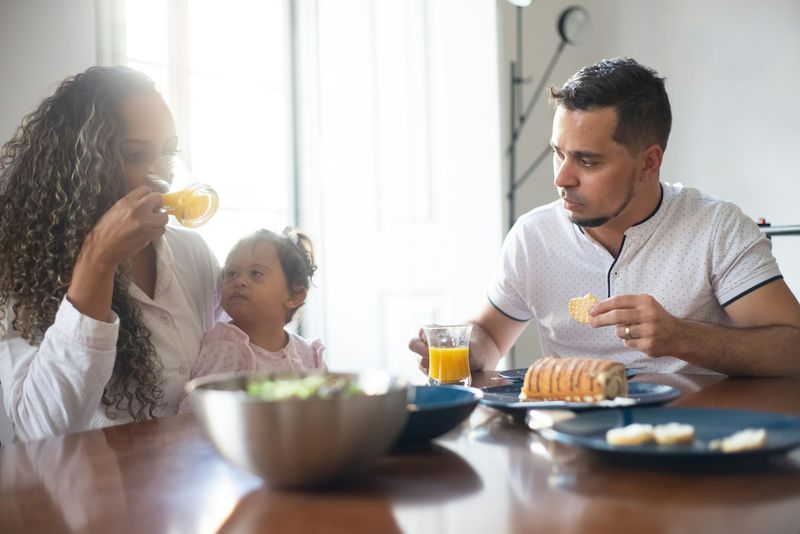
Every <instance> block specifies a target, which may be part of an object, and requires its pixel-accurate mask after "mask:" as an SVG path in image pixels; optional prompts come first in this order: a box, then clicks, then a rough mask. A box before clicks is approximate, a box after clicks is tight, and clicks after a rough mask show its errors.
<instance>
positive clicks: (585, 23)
mask: <svg viewBox="0 0 800 534" xmlns="http://www.w3.org/2000/svg"><path fill="white" fill-rule="evenodd" d="M508 1H509V2H510V3H511V4H513V5H515V6H516V7H517V13H516V22H517V41H516V45H517V56H516V61H512V62H511V84H510V87H511V106H510V107H511V121H510V135H509V139H510V141H509V145H508V149H507V151H506V153H507V155H508V160H509V164H508V169H509V173H508V228H509V229H511V227H512V226H513V225H514V222H515V220H516V210H515V207H516V205H515V200H516V192H517V189H518V188H519V186H520V185H522V183H523V182H524V181H525V180H527V179H528V178H529V177H530V176H531V175H532V174H533V173H534V171H535V170H536V169H537V168H538V167H539V165H541V163H542V161H544V159H545V158H546V157H547V155H548V154H549V153H550V145H549V144H547V145H546V146H545V148H544V150H542V152H541V153H540V154H539V155H538V156H537V157H536V159H534V160H533V163H531V164H530V165H529V166H528V167H527V168H526V169H525V170H524V171H523V172H522V173H521V174H519V175H517V149H516V146H517V141H518V140H519V136H520V134H521V133H522V129H523V128H524V127H525V124H526V121H527V120H528V117H530V114H531V112H532V111H533V108H534V106H535V105H536V102H537V101H538V100H539V97H540V96H541V93H542V91H543V90H544V88H545V85H546V84H547V82H548V80H549V79H550V74H552V72H553V68H554V67H555V66H556V63H557V62H558V58H559V57H560V56H561V52H563V51H564V47H566V45H568V44H569V45H578V44H581V43H583V42H584V41H585V40H586V38H587V37H588V35H589V30H590V27H591V21H590V18H589V13H588V12H587V11H586V10H585V9H584V8H582V7H580V6H572V7H568V8H566V9H565V10H564V11H562V12H561V14H560V15H559V17H558V21H557V24H556V27H557V29H558V35H559V37H561V41H560V42H559V43H558V47H557V48H556V50H555V52H553V56H552V57H551V58H550V62H549V63H548V64H547V67H546V68H545V70H544V72H543V73H542V76H541V78H539V84H538V85H537V86H536V89H535V90H534V91H533V94H532V95H531V98H530V99H529V100H528V103H527V105H526V106H525V108H524V109H523V107H522V88H523V86H524V85H526V84H528V83H530V82H531V81H532V80H531V79H530V78H525V76H524V75H523V73H522V66H523V62H522V35H523V32H522V8H523V7H526V6H529V5H530V4H531V3H532V0H508ZM520 110H521V111H522V113H520V112H519V111H520Z"/></svg>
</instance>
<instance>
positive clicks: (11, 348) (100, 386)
mask: <svg viewBox="0 0 800 534" xmlns="http://www.w3.org/2000/svg"><path fill="white" fill-rule="evenodd" d="M154 245H155V250H156V286H155V293H154V298H153V299H150V298H149V297H148V296H147V295H146V294H145V293H144V292H142V291H141V290H140V289H139V288H138V287H136V286H135V285H131V287H130V294H131V296H132V297H133V299H134V300H135V301H136V302H137V303H138V304H139V307H140V309H141V312H142V318H143V320H144V324H145V326H147V328H148V329H149V330H150V336H151V337H150V339H151V341H152V343H153V345H154V347H155V349H156V352H157V354H158V356H159V359H160V360H161V363H162V364H163V366H164V368H163V370H162V371H161V375H162V384H161V387H162V389H163V391H164V399H163V405H162V406H160V407H159V408H157V409H156V411H155V414H156V415H157V416H164V415H171V414H175V413H177V411H178V404H179V403H180V401H181V399H182V397H183V386H184V384H185V383H186V381H187V380H188V379H189V373H190V371H191V369H192V367H193V366H194V364H195V361H196V360H197V355H198V353H199V350H200V342H201V340H202V337H203V332H204V331H205V330H208V329H209V328H211V327H212V326H213V325H214V323H215V322H216V321H217V320H218V319H219V315H220V313H221V310H220V308H218V304H217V303H218V302H219V299H218V298H217V292H218V281H219V276H218V274H219V265H218V263H217V261H216V259H215V258H214V255H213V253H212V252H211V250H210V249H209V248H208V246H207V245H206V244H205V242H204V241H203V240H202V238H201V237H200V236H199V235H197V234H195V233H194V232H191V231H189V230H184V229H180V228H172V227H167V231H166V234H165V235H164V236H163V237H162V238H161V239H159V240H158V241H156V242H154ZM12 321H13V311H12V308H11V304H10V305H9V306H8V308H7V309H6V313H5V317H3V319H2V325H3V336H2V337H0V387H2V392H3V400H4V402H5V408H6V412H7V414H8V417H9V418H10V419H11V422H12V424H13V427H14V432H15V434H16V439H19V440H25V441H27V440H33V439H39V438H44V437H47V436H51V435H55V434H62V433H66V432H74V431H79V430H86V429H89V428H97V427H103V426H109V425H113V424H119V423H126V422H129V421H131V420H132V418H131V416H130V415H129V414H127V413H119V414H118V415H117V417H116V418H115V419H113V420H112V419H109V418H108V417H107V416H106V414H105V407H104V406H102V405H101V398H102V396H103V390H104V388H105V386H106V384H107V383H108V381H109V379H110V378H111V374H112V371H113V369H114V359H115V357H116V344H117V336H118V333H119V318H118V317H117V316H116V315H113V317H112V322H110V323H107V322H103V321H97V320H95V319H92V318H90V317H87V316H85V315H82V314H81V313H80V312H79V311H78V310H76V309H75V308H74V307H73V306H72V304H70V302H69V301H68V300H67V299H66V298H64V300H62V302H61V306H60V307H59V310H58V312H57V314H56V319H55V322H54V323H53V325H52V326H51V327H50V328H48V329H47V331H46V332H45V335H44V339H43V340H42V342H41V344H40V345H38V346H36V345H31V344H29V343H28V342H26V341H25V340H24V339H22V338H21V337H19V334H18V333H17V332H16V331H15V330H14V329H13V328H12V327H11V324H12Z"/></svg>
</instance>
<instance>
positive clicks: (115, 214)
mask: <svg viewBox="0 0 800 534" xmlns="http://www.w3.org/2000/svg"><path fill="white" fill-rule="evenodd" d="M163 205H164V204H163V201H162V198H161V195H160V194H159V193H154V192H153V191H152V190H151V189H150V188H149V187H147V186H141V187H137V188H136V189H134V190H133V191H131V192H130V193H128V194H127V195H125V196H124V197H122V198H121V199H119V200H118V201H117V203H116V204H114V205H113V206H112V207H111V209H109V210H108V211H107V212H106V213H104V214H103V216H102V217H100V219H99V220H98V221H97V223H96V224H95V225H94V228H92V230H91V231H90V232H89V234H88V235H87V236H86V239H85V240H84V242H83V246H82V247H81V251H80V253H79V254H78V259H77V261H76V263H75V268H74V269H73V272H72V280H71V281H70V285H69V289H68V290H67V298H68V299H69V300H70V302H71V303H72V305H73V306H75V308H76V309H77V310H78V311H80V312H81V313H83V314H85V315H88V316H90V317H93V318H95V319H98V320H101V321H108V320H110V317H111V295H112V293H113V290H114V273H115V272H116V270H117V267H119V265H120V264H121V263H122V262H124V261H125V260H127V259H128V258H131V257H133V256H135V255H136V254H137V253H138V252H139V251H140V250H142V249H143V248H144V247H146V246H147V245H149V244H150V242H152V241H153V240H154V239H158V238H159V237H161V236H162V235H164V232H165V231H166V225H167V221H168V220H169V217H168V216H167V214H166V213H163V212H162V211H161V208H162V207H163Z"/></svg>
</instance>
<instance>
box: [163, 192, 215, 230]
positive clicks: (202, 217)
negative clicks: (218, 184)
mask: <svg viewBox="0 0 800 534" xmlns="http://www.w3.org/2000/svg"><path fill="white" fill-rule="evenodd" d="M161 198H162V199H163V200H164V207H165V208H167V213H170V214H172V215H174V216H175V218H176V219H178V222H180V223H181V224H182V225H184V226H189V227H192V228H194V227H197V226H200V225H201V224H203V223H205V222H206V221H208V219H210V218H211V217H212V216H213V215H214V213H216V211H217V206H218V203H219V200H218V197H217V193H216V191H214V190H213V189H211V188H210V187H208V186H207V185H203V184H194V185H192V186H189V187H188V188H187V189H183V190H181V191H174V192H172V193H164V194H163V195H161Z"/></svg>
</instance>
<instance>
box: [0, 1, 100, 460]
mask: <svg viewBox="0 0 800 534" xmlns="http://www.w3.org/2000/svg"><path fill="white" fill-rule="evenodd" d="M94 5H95V4H94V0H68V1H56V0H0V144H5V143H6V142H7V141H8V140H9V139H11V137H12V136H13V135H14V132H15V131H16V129H17V126H19V123H20V121H21V120H22V117H23V116H25V115H26V114H28V113H30V112H31V111H33V110H34V109H35V108H36V106H37V105H38V103H39V102H40V101H41V99H42V98H43V97H45V96H47V95H48V94H50V93H52V91H53V90H54V89H55V87H56V86H57V85H58V83H59V82H60V81H61V80H63V79H64V78H66V77H67V76H70V75H72V74H76V73H78V72H81V71H83V70H85V69H86V68H87V67H89V66H91V65H94V63H95V58H96V49H95V17H94ZM12 435H13V434H12V433H11V427H10V424H9V422H8V421H7V420H6V418H5V409H4V408H3V399H2V396H1V395H0V443H4V444H5V443H8V441H9V440H10V436H12Z"/></svg>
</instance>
